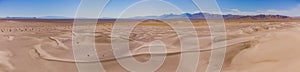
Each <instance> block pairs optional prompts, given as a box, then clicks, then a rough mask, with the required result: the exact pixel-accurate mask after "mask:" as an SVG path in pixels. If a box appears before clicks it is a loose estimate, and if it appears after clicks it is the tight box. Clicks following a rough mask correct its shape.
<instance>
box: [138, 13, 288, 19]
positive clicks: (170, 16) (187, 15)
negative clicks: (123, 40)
mask: <svg viewBox="0 0 300 72" xmlns="http://www.w3.org/2000/svg"><path fill="white" fill-rule="evenodd" d="M205 16H207V17H218V16H223V18H224V19H242V20H243V19H247V20H249V19H251V20H272V19H291V18H293V17H289V16H284V15H264V14H260V15H232V14H227V15H220V14H210V13H201V12H199V13H194V14H191V13H184V14H165V15H161V16H139V17H133V18H138V19H145V18H147V19H149V18H150V19H180V18H189V19H205Z"/></svg>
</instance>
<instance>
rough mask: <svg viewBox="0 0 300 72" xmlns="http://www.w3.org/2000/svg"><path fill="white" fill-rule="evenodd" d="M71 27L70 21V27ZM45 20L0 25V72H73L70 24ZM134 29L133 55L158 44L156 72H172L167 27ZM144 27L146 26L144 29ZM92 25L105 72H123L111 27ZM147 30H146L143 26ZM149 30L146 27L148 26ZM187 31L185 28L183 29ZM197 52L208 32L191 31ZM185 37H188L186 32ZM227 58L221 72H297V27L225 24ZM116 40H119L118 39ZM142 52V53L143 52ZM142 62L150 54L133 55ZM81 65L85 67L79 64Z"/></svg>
mask: <svg viewBox="0 0 300 72" xmlns="http://www.w3.org/2000/svg"><path fill="white" fill-rule="evenodd" d="M71 22H72V21H71ZM71 22H70V21H63V20H62V21H57V22H56V21H47V20H0V30H1V31H0V72H77V68H76V64H75V60H74V55H73V50H72V23H71ZM145 22H146V23H145V24H146V25H139V26H137V27H136V28H135V29H134V30H133V31H132V33H131V34H130V37H129V38H124V39H128V40H129V48H130V50H131V52H132V53H136V54H138V53H139V52H146V53H147V48H149V47H148V46H144V45H143V44H147V43H149V42H151V41H154V40H161V41H162V42H164V43H165V45H166V48H167V50H168V52H167V57H166V59H165V63H164V64H163V65H162V66H161V67H160V68H159V69H158V70H157V71H158V72H166V71H168V72H174V71H176V68H177V66H178V64H179V60H180V54H181V52H180V41H179V38H178V36H177V34H176V32H175V31H174V30H173V29H172V28H170V27H169V26H161V25H157V24H156V25H155V24H154V25H151V24H152V23H157V22H151V21H145ZM147 22H148V23H147ZM104 23H107V24H103V25H97V29H96V32H95V43H96V44H95V46H96V51H97V54H98V57H99V58H100V60H101V63H102V65H103V67H104V69H105V70H106V71H107V72H127V70H126V69H124V68H122V67H121V66H120V65H119V64H118V62H117V61H116V60H115V58H114V55H113V50H112V47H111V38H113V37H114V36H111V34H110V33H111V30H112V25H110V23H113V22H112V21H107V22H104ZM147 24H148V25H147ZM149 24H150V25H149ZM182 28H185V29H189V28H187V27H182ZM195 29H196V31H197V34H198V36H197V37H198V40H199V41H200V43H199V45H200V49H202V48H203V49H207V48H211V34H210V31H209V28H208V26H196V27H195ZM187 32H188V31H187ZM226 34H227V36H226V39H220V40H218V41H220V42H223V41H226V42H227V44H226V47H227V50H226V55H225V56H226V57H225V59H224V60H225V61H224V65H223V69H222V72H299V71H300V68H298V67H300V56H299V54H300V44H298V43H300V37H299V36H300V26H299V23H298V22H260V23H255V24H254V23H250V22H249V23H244V24H227V25H226ZM119 37H122V35H120V36H119ZM145 49H146V51H145ZM199 52H200V61H199V64H198V65H199V67H198V70H197V71H198V72H205V70H206V68H207V65H208V63H209V57H210V55H211V54H210V53H211V50H200V51H199ZM135 59H137V60H138V61H140V62H146V61H148V60H149V59H150V55H149V54H142V55H135ZM82 63H89V61H84V62H82Z"/></svg>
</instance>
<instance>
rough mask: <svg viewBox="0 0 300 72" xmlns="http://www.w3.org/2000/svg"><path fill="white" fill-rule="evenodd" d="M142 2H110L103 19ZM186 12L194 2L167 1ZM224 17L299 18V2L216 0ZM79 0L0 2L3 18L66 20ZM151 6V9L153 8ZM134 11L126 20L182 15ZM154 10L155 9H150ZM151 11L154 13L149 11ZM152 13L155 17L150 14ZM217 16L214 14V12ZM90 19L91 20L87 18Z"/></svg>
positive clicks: (192, 9) (161, 7)
mask: <svg viewBox="0 0 300 72" xmlns="http://www.w3.org/2000/svg"><path fill="white" fill-rule="evenodd" d="M139 1H142V0H111V2H109V3H108V5H107V6H106V7H105V9H104V12H103V13H102V15H101V17H119V15H120V14H121V13H122V11H123V10H125V9H126V8H128V7H129V6H131V5H133V4H135V3H137V2H139ZM164 1H166V2H169V3H171V4H173V5H175V6H176V7H178V8H180V9H181V10H182V11H183V12H188V13H195V12H199V10H198V8H197V7H196V6H195V5H194V3H193V2H192V1H191V0H164ZM217 2H218V4H219V6H220V9H221V11H222V12H223V14H238V15H256V14H281V15H288V16H300V0H217ZM79 4H80V0H0V17H7V16H12V17H41V16H65V17H74V16H75V15H76V10H77V7H78V6H79ZM151 5H152V6H151ZM142 7H146V8H140V7H137V8H136V9H133V11H132V14H128V15H127V16H125V17H134V16H147V15H162V14H170V13H174V14H179V13H176V12H172V10H171V9H170V10H169V7H167V6H165V5H161V4H160V3H154V4H150V6H142ZM147 7H153V8H157V9H155V10H156V12H153V10H154V9H151V8H147ZM150 10H152V11H150ZM147 12H152V13H147ZM211 13H214V12H211ZM86 18H89V17H86Z"/></svg>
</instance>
